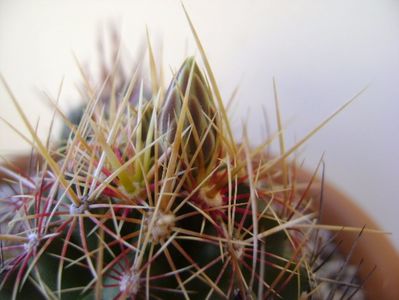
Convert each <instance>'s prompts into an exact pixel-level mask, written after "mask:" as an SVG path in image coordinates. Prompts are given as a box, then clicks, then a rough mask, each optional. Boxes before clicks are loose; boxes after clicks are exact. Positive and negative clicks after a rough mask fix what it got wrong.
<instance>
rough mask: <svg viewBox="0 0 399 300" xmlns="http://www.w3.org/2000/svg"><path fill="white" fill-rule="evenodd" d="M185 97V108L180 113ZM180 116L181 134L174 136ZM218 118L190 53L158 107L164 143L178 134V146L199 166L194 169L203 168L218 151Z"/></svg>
mask: <svg viewBox="0 0 399 300" xmlns="http://www.w3.org/2000/svg"><path fill="white" fill-rule="evenodd" d="M190 76H191V81H190ZM190 82H191V84H190ZM187 93H188V94H187ZM185 97H187V102H188V103H187V105H188V109H187V113H186V114H185V115H182V108H183V101H184V99H185ZM179 118H185V119H184V126H183V130H182V131H181V136H177V124H178V122H179ZM217 121H218V120H217V116H216V107H215V102H214V99H213V95H212V93H211V90H210V88H209V85H208V84H207V82H206V80H205V77H204V75H203V74H202V72H201V70H200V68H199V67H198V65H197V63H196V62H195V60H194V58H193V57H189V58H187V59H186V60H185V61H184V63H183V65H182V66H181V67H180V70H179V71H178V73H177V74H176V77H175V79H174V80H173V81H172V82H171V84H170V85H169V88H168V90H167V93H166V96H165V100H164V102H163V105H162V107H161V110H160V132H161V134H164V135H165V136H166V138H165V139H166V143H165V144H166V147H168V146H169V145H171V144H173V143H174V142H175V141H176V139H180V138H181V148H182V149H184V150H183V151H184V152H185V153H184V155H185V156H186V158H187V159H188V162H190V161H191V160H192V159H194V160H195V162H194V163H193V165H192V167H193V168H195V169H197V170H198V171H196V172H200V173H201V172H203V170H205V169H206V168H207V167H208V166H209V164H210V163H211V161H212V157H213V155H212V154H213V153H215V151H217V147H216V139H217V130H216V128H215V127H216V124H217ZM199 147H200V150H199V151H197V149H198V148H199ZM196 152H198V153H197V154H196ZM184 155H183V156H184ZM194 155H196V157H194Z"/></svg>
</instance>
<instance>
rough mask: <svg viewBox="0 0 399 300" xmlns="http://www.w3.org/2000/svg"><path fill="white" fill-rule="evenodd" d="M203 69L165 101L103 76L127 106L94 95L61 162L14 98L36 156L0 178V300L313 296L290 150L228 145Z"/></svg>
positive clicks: (309, 212) (187, 65)
mask: <svg viewBox="0 0 399 300" xmlns="http://www.w3.org/2000/svg"><path fill="white" fill-rule="evenodd" d="M200 49H202V48H201V47H200ZM150 55H151V53H150ZM205 65H206V69H205V70H202V69H201V67H200V66H199V65H198V64H197V62H196V60H195V58H194V57H190V58H187V59H186V60H185V61H184V62H183V64H182V66H181V68H180V69H179V71H178V72H177V73H176V74H174V76H173V79H172V81H171V83H170V85H169V87H168V89H167V91H166V93H165V94H164V93H163V92H162V89H161V87H159V86H157V84H153V85H152V86H153V90H152V93H150V94H149V93H148V92H146V91H145V88H144V84H143V83H142V80H143V79H142V78H140V76H133V77H132V79H131V80H130V81H127V79H126V78H125V77H123V79H120V78H119V79H118V78H113V77H112V74H111V75H110V76H109V78H108V79H106V81H107V80H109V81H110V82H107V84H110V83H111V85H112V84H115V85H116V86H118V87H120V86H124V87H125V89H124V90H123V95H122V96H121V97H119V98H118V95H119V94H118V95H116V93H115V90H112V89H109V91H100V92H99V93H98V94H96V95H93V96H92V98H91V99H90V101H89V102H88V104H87V105H86V106H85V108H84V112H83V115H82V117H81V119H80V121H79V122H78V123H77V124H76V125H73V124H72V123H70V122H68V121H66V124H67V125H68V126H69V134H68V138H67V140H66V141H64V143H60V145H62V146H60V147H58V148H56V149H51V148H50V147H48V146H46V145H44V144H43V143H42V142H41V141H40V140H39V139H38V138H37V135H36V134H35V132H34V130H33V128H32V127H31V125H29V124H28V122H27V121H26V116H25V113H24V112H23V111H22V109H21V107H20V106H19V104H18V102H17V101H16V99H15V98H14V96H12V93H11V92H10V94H11V98H12V99H13V101H14V102H15V105H16V107H17V109H18V110H19V111H20V114H21V117H22V119H23V120H24V122H25V123H26V125H27V126H28V129H30V132H31V134H32V137H33V141H34V143H32V145H33V146H34V147H35V149H36V153H37V155H34V156H32V158H31V159H32V161H31V164H30V166H31V167H30V168H29V169H27V170H20V169H18V168H16V167H12V166H9V167H7V168H6V167H1V168H2V171H3V173H5V174H6V175H7V176H6V177H7V180H6V179H2V184H3V186H5V185H9V186H10V187H11V188H10V190H9V191H8V192H3V193H2V194H1V195H2V203H1V206H0V209H1V210H0V216H1V222H2V223H1V230H2V231H1V234H0V241H1V259H2V261H1V266H0V296H1V298H2V299H9V298H11V299H28V298H30V299H294V298H301V299H308V298H309V299H310V298H311V297H317V295H318V288H319V287H320V285H321V284H323V279H322V278H319V277H318V273H317V271H318V270H319V269H320V268H322V265H323V264H324V262H325V261H324V260H325V258H322V257H320V249H322V248H323V247H324V246H323V245H324V244H326V243H328V242H329V241H327V240H326V239H324V238H323V236H322V234H321V231H320V228H319V227H318V226H317V223H318V218H317V211H314V210H313V208H312V204H313V202H314V201H317V199H313V198H312V197H310V195H309V194H308V190H309V188H306V189H302V190H301V189H300V188H298V187H297V184H296V182H295V176H288V175H289V172H288V171H289V170H291V171H294V167H288V166H287V164H286V162H285V159H286V157H287V156H288V155H289V154H290V153H291V152H292V151H291V152H290V151H286V152H283V153H282V154H281V156H279V157H277V158H276V159H271V158H269V157H267V156H266V155H265V154H263V153H265V150H266V148H267V147H268V145H269V143H268V142H265V143H263V144H262V145H261V146H260V147H258V148H251V147H250V145H249V143H248V141H247V140H246V139H245V138H244V141H243V142H242V143H238V142H237V141H236V140H235V139H234V138H233V136H232V134H231V130H230V123H229V120H228V119H227V118H226V112H225V108H224V107H223V106H222V105H221V101H219V100H220V99H219V98H220V96H219V95H220V94H219V92H218V90H217V86H216V85H215V80H214V78H213V74H212V73H211V70H210V69H209V67H208V63H207V61H206V57H205ZM136 74H139V73H136ZM113 80H119V82H116V83H115V82H112V81H113ZM120 81H122V82H120ZM137 87H139V88H138V90H137ZM133 90H135V92H134V98H135V101H132V98H133ZM115 98H118V99H116V100H115ZM99 99H101V101H99ZM111 99H114V100H111ZM111 102H112V103H113V105H114V107H113V109H110V106H111V105H110V103H111ZM293 173H295V172H293ZM307 184H308V187H309V186H310V185H311V184H312V182H310V183H307ZM323 243H324V244H323ZM331 280H332V279H331ZM337 284H342V285H344V286H345V287H347V295H348V296H349V295H351V294H353V293H354V292H356V290H357V285H356V284H355V283H353V282H349V283H345V282H341V281H339V278H337Z"/></svg>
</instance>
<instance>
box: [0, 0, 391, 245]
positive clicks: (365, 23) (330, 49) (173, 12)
mask: <svg viewBox="0 0 399 300" xmlns="http://www.w3.org/2000/svg"><path fill="white" fill-rule="evenodd" d="M184 3H185V5H186V7H187V10H188V12H189V14H190V15H191V18H192V21H193V22H194V25H195V26H196V29H197V31H198V33H199V35H200V38H201V40H202V42H203V44H204V46H205V49H206V52H207V54H208V56H209V60H210V63H211V65H212V67H213V70H214V73H215V75H216V78H217V81H218V84H219V86H220V89H221V92H222V96H223V97H224V99H225V100H226V101H227V99H229V98H230V96H231V94H232V93H233V91H234V89H235V88H236V87H238V94H237V97H236V101H235V102H234V105H233V106H232V109H231V111H230V115H231V119H232V122H234V124H235V125H234V128H235V132H236V133H237V135H238V136H239V135H240V128H241V125H242V123H243V122H248V123H249V134H250V136H251V138H252V141H253V143H254V144H256V143H257V142H259V141H261V140H262V138H263V137H264V136H265V117H264V114H263V108H264V109H265V110H266V111H267V116H268V118H267V120H268V122H269V123H270V125H271V128H272V130H273V129H275V128H276V126H275V123H276V121H275V117H274V112H275V108H274V104H273V101H274V100H273V85H272V82H273V77H274V78H275V79H276V82H277V86H278V92H279V97H280V106H281V111H282V114H283V119H284V126H285V128H286V132H285V135H286V139H287V143H288V145H293V144H294V143H295V141H298V140H299V139H300V138H302V137H303V136H304V135H305V134H306V133H307V132H309V131H310V130H311V129H313V128H314V127H315V126H316V125H317V124H319V123H320V122H321V121H322V120H323V119H324V118H325V117H327V116H328V115H329V114H331V113H332V112H333V111H335V110H336V109H337V108H338V107H340V106H341V105H342V104H343V103H345V102H346V101H347V100H348V99H350V98H351V97H352V96H354V95H355V94H356V93H357V92H359V91H360V90H361V89H362V88H364V87H365V86H367V85H370V86H369V88H368V89H367V91H366V92H365V93H364V94H362V96H361V97H360V98H359V99H358V100H357V101H356V102H355V103H353V104H352V105H351V106H350V107H349V108H348V109H346V110H345V111H344V112H342V113H341V114H340V115H339V116H338V117H336V118H335V119H334V120H333V121H332V122H331V123H329V124H328V125H327V126H326V127H325V128H324V129H322V130H321V131H320V132H319V133H318V134H317V135H316V136H315V137H313V138H312V139H311V140H310V141H309V142H308V143H307V144H306V146H304V147H302V148H301V150H300V151H299V153H298V155H297V156H298V158H299V160H300V161H304V164H305V165H306V166H307V167H309V168H310V169H314V168H315V166H316V164H317V162H318V160H319V159H320V157H321V155H322V154H323V153H324V160H325V162H326V170H325V171H326V179H327V180H328V181H331V182H333V183H335V184H336V185H337V186H338V187H340V188H341V189H342V190H344V191H345V192H346V193H347V194H349V195H350V196H352V197H353V198H354V199H355V200H356V202H357V203H359V205H360V206H362V207H363V208H364V209H365V210H366V211H368V212H369V213H370V214H371V215H372V216H373V217H374V218H375V219H376V220H377V222H378V223H379V224H380V225H381V226H382V227H383V228H384V229H386V230H388V231H390V232H392V238H393V240H394V242H395V244H396V246H397V248H398V249H399V218H398V215H399V198H398V195H399V184H398V180H399V136H398V131H399V119H398V115H399V38H398V37H399V1H394V0H380V1H373V0H352V1H347V0H335V1H310V0H309V1H305V0H298V1H285V0H283V1H282V0H278V1H277V0H275V1H269V0H267V1H255V0H252V1H243V0H242V1H231V0H230V1H204V0H202V1H189V0H186V1H184ZM111 24H113V25H115V27H116V28H117V29H118V30H119V31H120V32H121V36H122V44H123V47H124V48H125V49H124V51H126V52H127V53H129V55H130V56H131V57H133V58H134V57H135V53H137V51H138V50H139V49H140V45H142V42H143V40H144V39H143V37H144V36H145V30H146V26H147V27H148V30H149V32H150V36H151V39H152V41H153V44H154V45H153V46H154V48H156V49H158V60H159V61H160V57H162V58H163V61H164V66H165V70H166V72H165V75H166V78H170V75H171V72H170V71H169V70H170V69H174V70H176V69H177V68H178V67H179V64H180V63H181V62H182V61H183V59H184V57H185V55H187V54H189V55H197V57H198V58H199V52H198V50H197V49H196V46H195V42H194V39H193V37H192V35H191V33H190V30H189V26H188V24H187V21H186V19H185V17H184V13H183V9H182V7H181V2H180V1H171V0H169V1H168V0H162V1H161V0H160V1H99V0H96V1H94V0H93V1H43V0H37V1H28V0H27V1H22V0H19V1H18V0H0V73H1V74H2V75H3V76H4V77H5V78H6V80H7V82H8V83H9V85H10V87H11V88H12V90H13V91H14V93H15V95H16V97H17V98H18V100H19V101H20V103H21V104H22V106H23V108H24V110H25V112H27V113H28V116H29V118H30V121H31V122H32V124H37V123H38V124H39V125H38V131H39V132H40V135H41V136H42V138H45V137H46V133H47V132H48V128H49V122H50V119H51V115H52V110H51V109H50V107H49V106H48V104H46V102H45V101H43V96H42V94H43V92H47V93H49V94H50V95H52V96H53V97H55V96H56V95H57V91H58V88H59V85H60V83H61V81H62V80H63V79H64V87H63V90H62V94H61V100H60V103H61V104H60V105H61V107H62V108H63V109H64V111H67V110H68V109H71V108H73V107H75V106H76V105H77V104H78V103H79V94H78V93H77V91H76V86H77V85H79V84H80V82H81V77H80V75H79V70H78V67H77V65H76V62H75V60H74V55H76V57H77V58H78V59H79V61H80V62H81V63H82V64H83V65H84V66H86V67H88V68H89V69H90V70H92V72H96V71H98V66H99V64H98V51H97V42H98V38H99V36H106V34H105V32H106V31H107V28H109V27H110V26H111ZM160 49H162V51H161V50H160ZM161 52H162V55H160V54H159V53H161ZM0 117H2V118H5V119H6V120H7V121H9V122H10V123H12V125H13V126H15V127H16V128H18V129H19V130H21V131H22V132H24V133H26V134H27V131H26V130H25V129H24V126H23V124H22V122H21V120H20V118H19V116H18V114H17V112H16V109H15V108H14V106H13V105H12V102H11V100H10V98H9V96H8V95H7V93H6V91H5V88H4V87H3V86H0ZM56 128H58V129H57V130H59V124H58V126H57V127H56ZM55 134H57V131H56V132H55ZM277 149H278V148H277V147H276V148H275V150H277ZM28 150H29V145H27V144H26V143H25V142H24V141H23V140H22V139H21V138H19V137H18V136H17V135H16V134H15V133H14V132H13V131H12V130H11V129H10V128H8V127H7V126H6V125H5V124H4V123H2V124H1V125H0V155H1V156H4V155H7V154H10V153H24V152H26V151H28Z"/></svg>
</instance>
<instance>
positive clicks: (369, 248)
mask: <svg viewBox="0 0 399 300" xmlns="http://www.w3.org/2000/svg"><path fill="white" fill-rule="evenodd" d="M10 161H11V162H12V163H13V165H15V166H16V167H17V168H19V169H21V170H24V169H26V168H27V166H29V163H30V160H29V159H28V157H26V156H17V157H14V158H12V159H10ZM310 174H311V173H310V172H308V171H307V170H304V169H298V170H297V171H296V178H297V179H298V180H299V181H303V182H308V181H309V179H310V178H311V175H310ZM3 176H4V173H3V172H2V171H1V170H0V180H1V179H2V178H3ZM320 186H321V184H320V180H318V179H316V180H315V182H314V184H313V187H314V188H313V189H312V190H311V193H312V194H313V195H314V196H315V198H317V197H319V195H320ZM317 209H318V208H317ZM321 221H322V223H323V224H329V225H340V226H341V225H342V226H352V227H358V228H362V227H363V226H366V227H367V228H369V229H379V226H378V225H377V224H376V223H375V222H374V221H373V219H372V218H371V217H370V216H369V215H367V214H366V213H365V211H364V210H362V209H361V208H360V207H359V206H357V205H356V204H355V203H354V202H353V201H352V200H351V199H350V198H349V197H348V196H346V195H345V194H344V193H342V192H340V191H339V190H338V189H337V188H335V187H334V186H332V185H331V184H328V183H327V184H326V183H325V184H324V192H323V207H322V216H321ZM357 235H358V233H353V232H351V233H350V232H341V233H340V234H339V235H338V236H337V239H338V240H342V241H343V242H342V244H341V246H340V251H341V253H342V254H344V255H345V254H347V253H348V252H349V250H350V249H351V247H352V245H353V241H354V240H355V239H356V237H357ZM361 259H363V264H362V265H363V267H362V268H361V270H360V272H359V273H360V274H359V276H360V278H361V279H364V278H365V277H366V276H367V275H368V273H369V271H370V270H371V269H373V268H374V266H375V267H376V269H375V271H374V272H373V274H372V275H371V277H370V278H369V279H368V280H367V281H366V283H365V286H364V289H365V293H366V297H367V299H371V300H374V299H375V300H377V299H378V300H381V299H392V300H393V299H399V254H398V252H397V251H396V249H395V247H394V246H393V244H392V242H391V241H390V240H389V238H388V236H387V235H386V234H382V233H381V234H379V233H363V237H362V238H360V239H359V240H358V242H357V244H356V247H355V248H354V250H353V254H352V257H351V260H350V262H351V263H352V264H354V265H357V264H358V263H359V261H360V260H361Z"/></svg>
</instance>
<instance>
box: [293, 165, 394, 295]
mask: <svg viewBox="0 0 399 300" xmlns="http://www.w3.org/2000/svg"><path fill="white" fill-rule="evenodd" d="M310 178H311V173H310V172H308V171H307V170H304V169H298V170H297V179H298V180H300V181H304V182H307V181H309V179H310ZM320 186H321V184H320V180H317V179H316V182H315V183H314V184H313V187H314V188H313V190H312V191H311V193H312V194H313V195H314V196H315V197H319V195H320ZM323 189H324V191H323V204H322V205H323V207H322V210H321V222H322V223H323V224H328V225H343V226H352V227H358V228H362V227H363V226H366V228H369V229H380V227H379V226H378V225H377V224H376V222H375V221H374V220H373V219H372V218H371V217H370V216H369V215H368V214H367V213H366V212H365V211H364V210H363V209H361V208H360V207H359V206H358V205H356V204H355V203H354V202H353V201H352V200H351V199H350V198H349V197H348V196H347V195H345V194H344V193H342V192H340V191H339V190H338V189H337V188H336V187H334V186H333V185H331V184H329V183H324V187H323ZM316 199H317V198H316ZM317 209H319V208H317ZM357 236H358V233H353V232H352V233H350V232H341V233H340V234H339V236H337V240H342V241H343V242H342V244H341V246H340V251H341V253H343V254H346V253H348V252H349V251H350V249H351V247H352V245H353V241H354V240H355V239H356V237H357ZM361 259H363V263H362V268H361V269H360V271H359V273H360V274H359V276H360V278H361V279H364V278H366V277H367V275H368V273H369V272H370V270H372V269H373V268H374V267H376V268H375V270H374V272H373V273H372V275H371V277H369V279H368V280H367V281H366V283H365V286H364V289H365V292H366V297H367V299H371V300H374V299H375V300H377V299H378V300H381V299H392V300H393V299H399V253H398V252H397V251H396V249H395V247H394V246H393V244H392V242H391V241H390V239H389V236H388V235H387V234H382V233H363V236H362V237H361V238H360V239H359V240H358V241H357V244H356V247H355V248H354V250H353V254H352V256H351V259H350V262H351V263H352V264H354V265H357V264H358V263H359V262H360V260H361Z"/></svg>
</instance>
